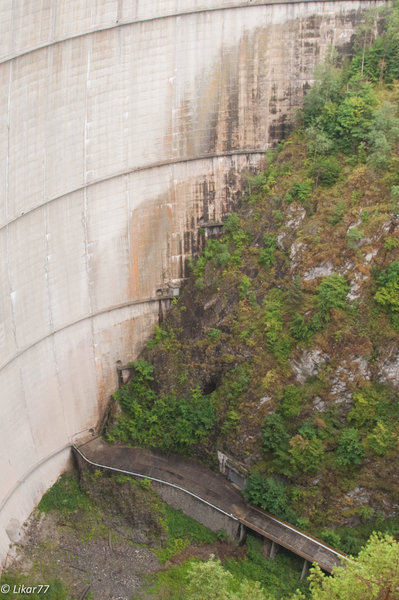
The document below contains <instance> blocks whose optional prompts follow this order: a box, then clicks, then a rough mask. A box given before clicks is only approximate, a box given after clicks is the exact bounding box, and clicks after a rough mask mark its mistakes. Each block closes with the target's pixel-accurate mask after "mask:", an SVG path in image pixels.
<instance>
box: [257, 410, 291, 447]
mask: <svg viewBox="0 0 399 600" xmlns="http://www.w3.org/2000/svg"><path fill="white" fill-rule="evenodd" d="M288 440H289V435H288V433H287V431H286V429H285V425H284V421H283V419H282V418H281V416H280V415H279V414H277V413H274V414H272V415H268V416H267V417H266V419H265V422H264V425H263V428H262V444H263V448H264V449H265V450H267V451H272V452H276V451H286V450H288Z"/></svg>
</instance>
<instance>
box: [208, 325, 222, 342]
mask: <svg viewBox="0 0 399 600" xmlns="http://www.w3.org/2000/svg"><path fill="white" fill-rule="evenodd" d="M221 333H222V332H221V331H220V329H215V328H213V329H211V330H210V331H208V337H209V338H210V339H211V340H212V342H216V341H217V340H218V339H219V338H220V336H221Z"/></svg>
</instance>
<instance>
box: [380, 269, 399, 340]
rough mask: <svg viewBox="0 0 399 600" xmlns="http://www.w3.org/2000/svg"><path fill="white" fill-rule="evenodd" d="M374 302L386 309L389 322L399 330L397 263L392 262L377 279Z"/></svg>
mask: <svg viewBox="0 0 399 600" xmlns="http://www.w3.org/2000/svg"><path fill="white" fill-rule="evenodd" d="M377 286H378V289H377V291H376V293H375V294H374V300H375V301H376V302H377V303H378V304H379V305H380V306H383V307H385V308H387V309H388V311H389V315H390V318H391V322H392V324H393V325H394V327H395V328H399V261H395V262H393V263H392V264H391V265H390V266H389V268H388V270H387V271H383V272H382V273H381V275H380V276H379V277H378V279H377Z"/></svg>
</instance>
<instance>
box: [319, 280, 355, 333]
mask: <svg viewBox="0 0 399 600" xmlns="http://www.w3.org/2000/svg"><path fill="white" fill-rule="evenodd" d="M348 291H349V285H348V283H347V282H346V281H345V278H344V277H343V276H342V275H337V274H336V273H334V274H333V275H329V276H328V277H324V279H323V280H322V282H321V283H320V285H319V286H318V288H317V298H316V303H317V307H318V309H319V315H320V318H321V320H322V321H329V319H330V311H331V310H333V309H340V310H342V309H344V308H346V306H347V305H346V296H347V294H348Z"/></svg>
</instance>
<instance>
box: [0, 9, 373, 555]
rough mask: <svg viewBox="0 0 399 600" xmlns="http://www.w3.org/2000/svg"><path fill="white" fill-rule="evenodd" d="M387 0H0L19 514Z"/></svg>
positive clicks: (9, 435) (0, 107) (2, 237)
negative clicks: (318, 70) (312, 94)
mask: <svg viewBox="0 0 399 600" xmlns="http://www.w3.org/2000/svg"><path fill="white" fill-rule="evenodd" d="M374 4H375V2H373V1H372V0H371V1H370V2H369V1H361V0H346V1H342V2H300V3H299V2H285V3H276V4H272V5H268V4H265V3H264V2H260V1H256V0H254V1H253V2H250V0H248V1H247V0H245V1H239V0H217V1H215V0H151V2H149V1H148V0H101V1H98V2H92V1H91V0H90V1H89V0H42V1H41V2H37V1H34V0H18V2H15V1H14V2H13V1H12V0H0V6H1V8H0V11H1V15H2V18H1V20H0V57H1V58H0V127H1V128H2V130H3V131H4V132H6V135H3V136H2V137H1V139H0V197H1V199H2V201H1V203H0V256H1V260H0V303H1V304H0V307H1V312H0V389H1V398H0V406H1V409H2V413H1V416H2V418H1V420H0V439H1V440H2V445H3V444H4V446H5V449H4V452H3V450H2V451H1V452H0V456H1V460H2V463H1V467H2V471H1V472H2V474H3V473H4V477H2V480H1V482H0V503H1V499H2V498H6V497H8V495H9V494H10V493H11V492H10V490H11V491H12V490H15V498H16V500H13V502H12V503H10V502H9V503H8V504H7V511H8V512H7V513H4V514H7V519H11V518H13V516H12V511H13V510H15V515H17V516H15V518H16V519H17V520H19V521H20V520H21V519H20V518H21V515H22V514H24V516H26V515H27V514H28V512H29V510H30V509H31V508H32V506H33V503H34V502H35V500H36V499H37V498H38V495H39V493H41V491H43V489H44V488H45V487H46V486H47V485H49V484H50V482H51V481H52V480H53V477H54V473H55V470H56V467H55V466H54V465H58V467H57V468H59V465H60V464H61V463H62V461H61V462H57V461H55V462H54V461H53V462H51V465H52V466H51V467H50V466H49V470H48V471H46V467H45V466H44V465H43V466H42V467H41V468H40V469H36V465H37V463H38V462H40V461H41V460H45V459H46V457H48V456H52V454H53V453H54V452H56V451H57V450H59V448H60V447H61V446H63V445H64V444H67V443H69V442H70V441H71V440H72V438H73V437H74V435H76V434H79V435H80V434H82V435H83V434H85V433H87V432H88V430H89V429H90V428H92V427H95V426H96V423H97V422H98V420H99V419H100V418H101V414H102V411H103V409H104V407H105V404H106V403H107V400H108V398H109V395H110V394H111V393H112V391H113V390H114V389H115V388H116V385H117V374H116V369H115V363H116V361H117V360H121V361H122V362H123V363H126V362H128V361H130V360H133V359H134V358H135V357H136V356H137V354H138V352H139V351H140V350H141V348H142V346H143V344H144V343H145V340H146V338H147V336H148V334H149V332H150V330H151V327H152V326H153V324H154V323H156V322H157V319H158V313H159V310H160V306H159V301H158V300H154V297H155V295H156V290H158V289H164V290H165V289H166V288H167V284H168V282H169V281H170V280H173V279H181V278H184V277H185V276H186V262H187V259H188V257H189V256H191V255H192V254H193V253H195V252H196V251H197V250H198V248H199V247H200V245H201V243H202V242H201V238H200V236H199V232H198V225H199V222H200V220H201V219H203V220H204V221H213V220H214V221H218V220H220V219H221V218H222V217H223V215H225V214H227V213H228V212H229V211H230V210H231V209H232V208H233V207H234V205H235V204H236V203H237V200H238V199H239V198H240V195H241V172H242V171H243V170H254V169H256V168H257V167H258V165H259V163H260V161H261V160H262V156H263V152H264V150H265V149H266V148H267V147H270V146H271V145H273V144H274V143H275V141H276V140H278V139H280V138H281V137H283V136H284V135H285V134H286V132H287V114H288V112H289V109H290V108H291V107H293V106H297V105H299V104H300V103H301V101H302V99H303V95H304V91H305V89H306V87H307V86H308V84H309V82H310V81H311V79H312V72H313V68H314V66H315V64H316V62H317V61H319V60H321V59H322V58H323V56H324V55H325V52H326V49H327V47H328V45H329V44H331V43H333V44H335V45H337V46H339V47H340V48H346V47H347V45H348V43H349V42H350V40H351V37H352V35H353V30H354V25H355V23H356V22H357V21H358V20H359V19H360V17H361V14H362V10H363V9H365V8H367V7H368V6H372V5H374ZM229 7H230V8H229ZM206 9H209V10H208V11H207V10H206ZM222 9H223V10H222ZM165 302H166V301H164V303H165ZM62 464H63V463H62ZM49 465H50V463H49ZM31 471H32V474H31V476H30V478H29V482H30V483H29V486H27V487H26V488H25V491H26V493H27V494H28V496H27V498H26V499H25V500H24V502H23V503H22V504H21V506H22V508H21V507H20V506H19V505H18V502H19V500H18V499H19V498H20V497H21V491H20V487H18V482H19V481H20V480H21V478H22V479H23V477H24V476H25V474H26V473H28V472H31ZM14 505H15V509H13V508H10V507H11V506H14ZM24 511H25V513H24ZM2 514H3V513H2V511H1V510H0V525H1V526H0V532H1V531H2V529H1V528H2V527H3V528H7V523H6V521H5V520H4V519H5V517H4V518H3V516H2ZM7 519H6V520H7ZM7 522H8V521H7ZM0 535H3V534H2V533H0ZM2 540H3V541H2ZM4 540H6V538H5V537H4V536H3V538H1V539H0V545H1V544H3V543H5V542H4ZM4 547H5V546H4V545H2V546H1V548H0V558H1V557H2V556H3V554H2V553H3V550H4Z"/></svg>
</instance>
